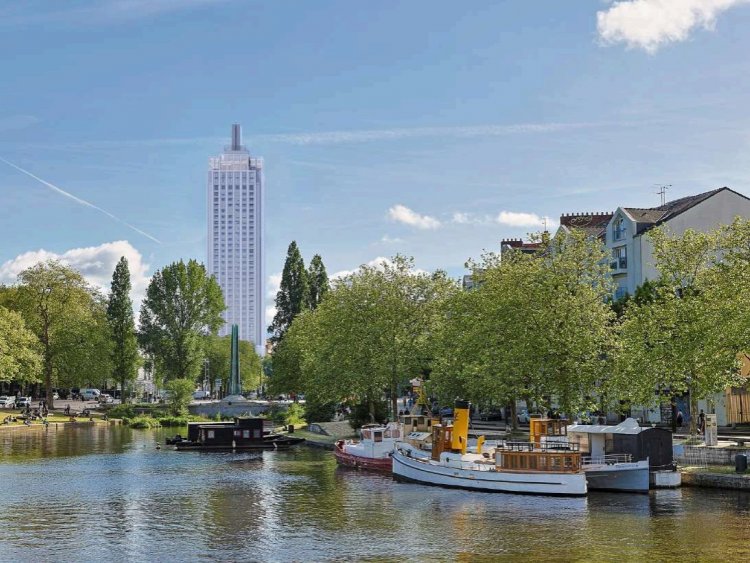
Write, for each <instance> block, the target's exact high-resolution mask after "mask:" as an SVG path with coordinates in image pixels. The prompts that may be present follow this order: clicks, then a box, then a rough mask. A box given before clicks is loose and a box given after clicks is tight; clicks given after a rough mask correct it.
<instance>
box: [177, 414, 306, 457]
mask: <svg viewBox="0 0 750 563" xmlns="http://www.w3.org/2000/svg"><path fill="white" fill-rule="evenodd" d="M304 441H305V440H304V438H296V437H293V436H289V435H286V434H274V433H272V432H270V431H268V430H266V429H265V428H264V419H262V418H244V417H238V418H235V419H234V420H233V421H228V422H190V423H188V435H187V438H186V439H183V440H180V441H175V442H174V446H175V448H176V449H177V450H208V451H211V450H271V449H284V448H288V447H290V446H294V445H296V444H299V443H301V442H304Z"/></svg>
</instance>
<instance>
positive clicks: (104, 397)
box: [97, 393, 115, 404]
mask: <svg viewBox="0 0 750 563" xmlns="http://www.w3.org/2000/svg"><path fill="white" fill-rule="evenodd" d="M97 400H98V401H99V402H100V403H101V404H108V403H114V401H115V400H114V399H113V398H112V395H109V394H107V393H101V394H100V395H99V397H98V399H97Z"/></svg>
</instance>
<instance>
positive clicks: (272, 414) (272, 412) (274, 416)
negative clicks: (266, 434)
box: [265, 403, 286, 424]
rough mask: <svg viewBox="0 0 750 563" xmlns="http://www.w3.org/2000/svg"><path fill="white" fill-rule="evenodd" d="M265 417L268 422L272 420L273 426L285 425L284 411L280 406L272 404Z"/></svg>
mask: <svg viewBox="0 0 750 563" xmlns="http://www.w3.org/2000/svg"><path fill="white" fill-rule="evenodd" d="M265 415H266V418H268V419H269V420H273V422H274V424H286V411H285V410H284V409H283V408H282V407H281V405H277V404H276V403H272V404H271V406H270V407H269V408H268V410H267V411H266V413H265Z"/></svg>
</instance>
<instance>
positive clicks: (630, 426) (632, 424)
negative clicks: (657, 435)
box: [568, 418, 644, 434]
mask: <svg viewBox="0 0 750 563" xmlns="http://www.w3.org/2000/svg"><path fill="white" fill-rule="evenodd" d="M643 430H644V428H641V425H640V424H638V421H637V420H635V419H633V418H626V419H625V420H623V421H622V422H621V423H620V424H617V425H616V426H607V425H604V424H571V425H570V426H568V434H640V433H641V432H642V431H643Z"/></svg>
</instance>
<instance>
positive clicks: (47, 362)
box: [43, 323, 55, 410]
mask: <svg viewBox="0 0 750 563" xmlns="http://www.w3.org/2000/svg"><path fill="white" fill-rule="evenodd" d="M43 344H44V395H45V396H46V397H47V408H49V409H50V410H52V409H53V408H54V406H55V399H54V394H53V393H52V351H51V350H50V345H49V323H45V324H44V342H43Z"/></svg>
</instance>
